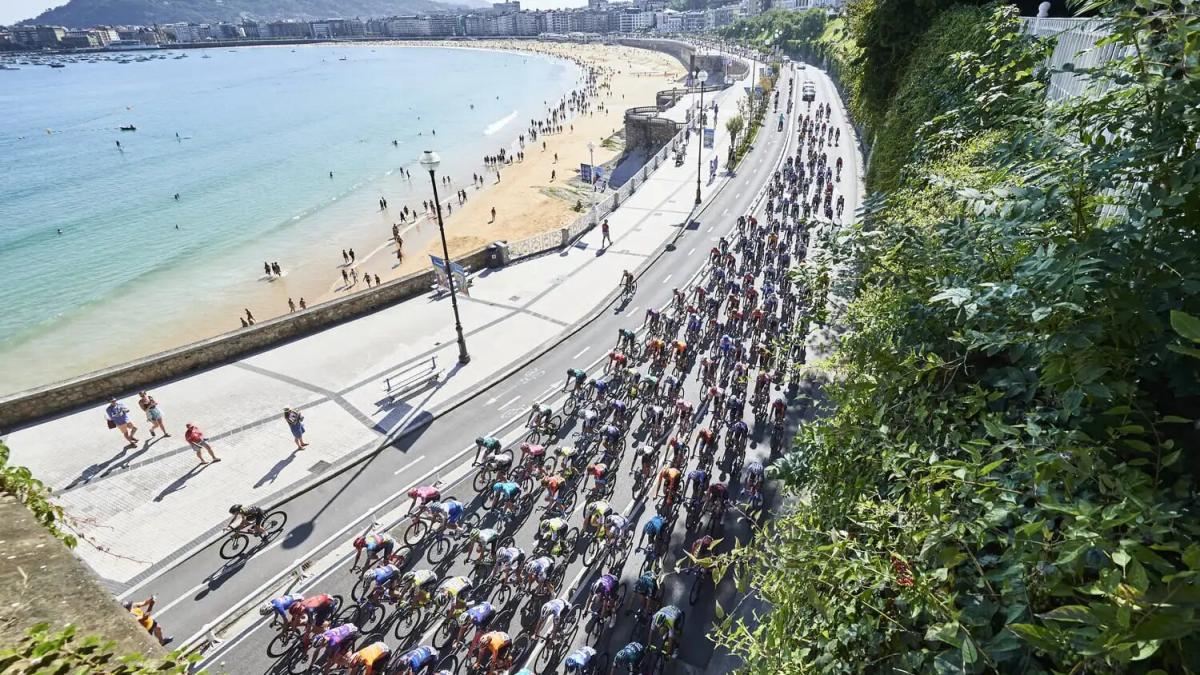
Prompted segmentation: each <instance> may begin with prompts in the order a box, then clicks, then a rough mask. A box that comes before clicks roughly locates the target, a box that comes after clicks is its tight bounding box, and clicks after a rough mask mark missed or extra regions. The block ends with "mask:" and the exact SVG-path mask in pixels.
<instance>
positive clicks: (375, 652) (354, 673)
mask: <svg viewBox="0 0 1200 675" xmlns="http://www.w3.org/2000/svg"><path fill="white" fill-rule="evenodd" d="M391 658H392V649H391V647H388V646H387V645H386V644H384V643H383V642H372V643H371V644H369V645H367V646H366V647H363V648H362V649H360V650H358V651H357V652H354V655H353V656H351V657H350V671H349V672H350V675H359V673H361V674H362V675H376V674H379V675H382V674H383V673H385V672H387V664H388V660H390V659H391Z"/></svg>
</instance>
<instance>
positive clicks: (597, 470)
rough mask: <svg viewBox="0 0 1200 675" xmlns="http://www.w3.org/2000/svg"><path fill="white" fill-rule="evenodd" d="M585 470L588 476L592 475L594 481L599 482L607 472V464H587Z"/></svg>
mask: <svg viewBox="0 0 1200 675" xmlns="http://www.w3.org/2000/svg"><path fill="white" fill-rule="evenodd" d="M587 472H588V475H589V476H592V477H594V478H595V479H596V482H597V483H599V482H602V481H603V480H604V477H605V476H606V475H607V474H608V465H607V464H605V463H603V462H596V463H595V464H588V467H587Z"/></svg>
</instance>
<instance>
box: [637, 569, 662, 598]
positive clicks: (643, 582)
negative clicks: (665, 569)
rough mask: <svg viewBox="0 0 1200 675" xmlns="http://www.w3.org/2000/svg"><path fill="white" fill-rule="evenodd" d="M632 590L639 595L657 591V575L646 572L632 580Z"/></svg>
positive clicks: (651, 593) (652, 593)
mask: <svg viewBox="0 0 1200 675" xmlns="http://www.w3.org/2000/svg"><path fill="white" fill-rule="evenodd" d="M633 590H634V592H636V593H638V594H639V595H654V594H655V593H656V592H657V591H658V577H655V576H654V575H653V574H651V573H650V572H646V573H645V574H643V575H642V576H640V577H638V578H637V581H635V582H633Z"/></svg>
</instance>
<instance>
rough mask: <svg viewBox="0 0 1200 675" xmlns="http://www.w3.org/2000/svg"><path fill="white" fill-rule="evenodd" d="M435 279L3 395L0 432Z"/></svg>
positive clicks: (337, 319) (377, 304)
mask: <svg viewBox="0 0 1200 675" xmlns="http://www.w3.org/2000/svg"><path fill="white" fill-rule="evenodd" d="M455 262H457V263H459V264H460V265H462V266H464V267H467V268H469V269H474V268H478V267H482V266H483V265H485V264H486V262H487V250H486V249H480V250H478V251H475V252H474V253H471V254H468V255H466V256H463V257H460V258H456V259H455ZM434 281H435V279H434V273H433V269H432V268H431V269H428V270H426V271H424V272H416V273H413V274H409V275H407V276H405V277H401V278H400V279H394V280H392V281H389V282H386V283H384V284H381V285H379V286H376V287H375V288H371V289H367V290H362V291H358V292H356V293H353V294H351V295H347V296H344V297H341V298H338V299H336V300H331V301H329V302H325V303H321V304H319V305H314V306H312V307H309V308H308V309H306V310H304V311H300V312H296V313H294V314H284V315H283V316H279V317H276V318H274V319H268V320H265V321H261V322H259V323H256V324H254V325H253V326H250V327H249V328H241V329H238V330H235V331H232V332H229V333H225V334H223V335H218V336H216V337H212V338H209V339H207V340H201V341H200V342H194V343H192V344H189V345H185V346H183V347H178V348H176V349H172V350H169V351H165V352H161V353H158V354H154V355H152V356H147V357H145V358H142V359H138V360H136V361H131V362H129V363H124V364H121V365H119V366H114V367H112V368H107V369H105V370H99V371H96V372H93V373H88V374H86V375H82V376H80V377H77V378H74V379H71V380H67V381H65V382H58V383H56V384H52V385H49V386H46V387H41V388H38V389H33V390H30V391H24V392H20V393H17V394H14V395H12V396H8V397H5V398H2V399H0V430H4V429H10V428H12V427H13V426H14V425H17V424H21V423H25V422H29V421H33V420H36V419H40V418H44V417H48V416H51V415H54V414H57V413H60V412H65V411H68V410H74V409H76V408H80V407H82V406H85V405H91V404H94V403H96V402H97V401H104V400H107V399H108V398H109V397H112V396H118V397H120V396H128V395H129V394H131V393H134V392H136V391H138V390H139V389H145V388H148V387H150V386H151V385H153V384H155V383H158V382H162V381H164V380H170V379H173V378H177V377H181V376H184V375H187V374H189V373H192V372H195V371H198V370H203V369H205V368H211V367H213V366H216V365H220V364H222V363H228V362H230V361H232V360H235V359H238V358H241V357H243V356H246V355H248V354H252V353H254V352H257V351H261V350H263V349H267V348H270V347H273V346H275V345H277V344H279V343H280V342H284V341H287V340H294V339H296V338H300V337H304V336H305V335H311V334H313V333H316V332H319V331H321V330H324V329H326V328H328V327H330V326H333V325H336V324H339V323H342V322H343V321H349V320H350V319H354V318H356V317H359V316H362V315H364V314H370V313H371V312H376V311H379V310H381V309H384V308H387V307H390V306H392V305H394V304H396V303H398V302H401V301H403V300H408V299H409V298H413V297H416V296H418V295H422V294H424V293H428V292H429V291H430V288H431V287H432V286H433V284H434Z"/></svg>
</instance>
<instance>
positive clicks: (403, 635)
mask: <svg viewBox="0 0 1200 675" xmlns="http://www.w3.org/2000/svg"><path fill="white" fill-rule="evenodd" d="M398 612H399V616H397V617H396V620H395V621H394V622H393V623H394V624H395V626H394V627H393V628H392V633H393V634H394V635H395V636H396V639H397V640H399V641H400V642H401V644H403V643H406V642H408V640H409V639H410V638H411V637H412V636H413V635H415V634H416V633H417V631H418V630H420V628H421V624H422V623H423V619H424V616H422V611H421V608H420V607H412V606H409V607H405V608H403V609H400V610H398Z"/></svg>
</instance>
